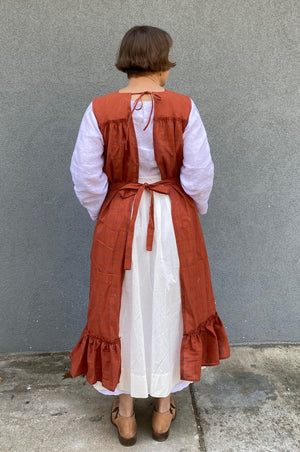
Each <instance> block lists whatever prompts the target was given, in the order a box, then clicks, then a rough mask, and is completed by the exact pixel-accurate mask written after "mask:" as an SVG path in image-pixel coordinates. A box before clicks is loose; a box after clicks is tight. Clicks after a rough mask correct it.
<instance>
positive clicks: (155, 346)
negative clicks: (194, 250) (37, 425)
mask: <svg viewBox="0 0 300 452" xmlns="http://www.w3.org/2000/svg"><path fill="white" fill-rule="evenodd" d="M133 104H134V102H133V101H132V106H133ZM140 107H142V108H140V109H139V110H134V112H133V122H134V127H135V132H136V137H137V144H138V151H139V182H142V183H143V182H148V183H152V182H156V181H158V180H161V175H160V171H159V168H158V166H157V164H156V161H155V158H154V151H153V120H152V119H151V121H150V124H149V126H148V127H147V129H146V130H145V131H143V128H144V127H145V125H146V123H147V121H148V118H149V114H150V111H151V101H143V103H142V104H140ZM183 138H184V161H183V166H182V169H181V174H180V180H181V184H182V186H183V188H184V190H185V191H186V192H187V193H188V194H189V195H190V196H192V197H193V199H194V201H195V203H196V206H197V210H198V212H199V213H202V214H203V213H206V212H207V202H208V198H209V195H210V192H211V189H212V184H213V177H214V164H213V162H212V159H211V155H210V148H209V144H208V141H207V136H206V132H205V129H204V126H203V123H202V120H201V118H200V114H199V112H198V110H197V108H196V106H195V104H194V102H193V101H192V109H191V113H190V117H189V122H188V125H187V127H186V129H185V132H184V137H183ZM70 170H71V174H72V179H73V183H74V189H75V193H76V195H77V197H78V199H79V201H80V202H81V204H82V205H84V207H86V208H87V209H88V211H89V214H90V216H91V218H92V219H94V220H96V219H97V217H98V214H99V211H100V208H101V205H102V202H103V200H104V198H105V196H106V193H107V188H108V183H107V177H106V175H105V173H104V172H103V138H102V135H101V132H100V130H99V128H98V125H97V121H96V118H95V116H94V114H93V111H92V104H90V105H89V106H88V108H87V110H86V112H85V115H84V117H83V119H82V122H81V126H80V130H79V134H78V138H77V141H76V145H75V148H74V152H73V156H72V161H71V167H70ZM153 195H154V221H155V232H154V238H153V247H152V251H147V250H146V235H147V226H148V219H149V206H150V193H149V192H148V191H146V190H144V192H143V195H142V199H141V202H140V206H139V210H138V215H137V219H136V222H135V231H134V240H133V247H132V268H131V270H126V271H125V275H124V281H123V287H122V299H121V310H120V318H119V336H120V338H121V375H120V381H119V383H118V385H117V387H116V389H115V391H109V390H108V389H106V388H104V387H103V386H102V384H101V382H99V381H98V382H97V383H95V384H94V387H95V388H96V389H97V390H98V391H99V392H101V393H102V394H107V395H117V394H120V393H128V394H131V396H132V397H137V398H146V397H148V395H149V394H150V395H151V396H153V397H166V396H167V395H168V394H170V393H171V392H176V391H179V390H181V389H183V388H185V387H186V386H188V385H189V384H190V383H191V382H190V381H185V380H181V379H180V346H181V340H182V334H183V321H182V312H181V296H180V278H179V260H178V252H177V246H176V240H175V234H174V228H173V222H172V217H171V203H170V198H169V196H167V195H164V194H162V193H157V192H154V193H153Z"/></svg>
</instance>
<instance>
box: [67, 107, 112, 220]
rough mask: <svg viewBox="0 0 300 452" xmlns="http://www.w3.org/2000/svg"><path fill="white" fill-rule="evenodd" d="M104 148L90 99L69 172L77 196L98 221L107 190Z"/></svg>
mask: <svg viewBox="0 0 300 452" xmlns="http://www.w3.org/2000/svg"><path fill="white" fill-rule="evenodd" d="M103 150H104V142H103V137H102V134H101V132H100V130H99V127H98V123H97V120H96V118H95V115H94V113H93V108H92V102H91V103H90V105H89V106H88V107H87V109H86V111H85V113H84V115H83V118H82V121H81V124H80V128H79V132H78V136H77V140H76V144H75V148H74V151H73V155H72V159H71V165H70V171H71V175H72V180H73V184H74V191H75V193H76V196H77V198H78V200H79V202H80V204H81V205H82V206H83V207H85V208H86V209H87V211H88V213H89V215H90V217H91V219H92V220H97V218H98V215H99V212H100V209H101V206H102V204H103V201H104V199H105V197H106V194H107V190H108V179H107V175H106V174H105V173H104V172H103V165H104V156H103Z"/></svg>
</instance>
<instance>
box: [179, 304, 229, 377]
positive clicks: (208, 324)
mask: <svg viewBox="0 0 300 452" xmlns="http://www.w3.org/2000/svg"><path fill="white" fill-rule="evenodd" d="M229 357H230V348H229V343H228V339H227V335H226V332H225V328H224V325H223V323H222V320H221V319H220V317H219V316H218V314H217V313H215V314H213V315H212V316H211V317H209V318H208V319H207V320H206V321H205V322H203V323H201V324H200V325H199V326H198V327H197V328H196V329H195V330H194V331H191V332H190V333H187V334H184V335H183V338H182V342H181V350H180V378H181V379H182V380H188V381H199V380H200V377H201V367H202V366H217V365H218V364H220V360H221V359H226V358H229Z"/></svg>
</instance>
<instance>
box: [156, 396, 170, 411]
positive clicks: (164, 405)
mask: <svg viewBox="0 0 300 452" xmlns="http://www.w3.org/2000/svg"><path fill="white" fill-rule="evenodd" d="M170 400H171V399H170V394H169V395H168V396H167V397H156V399H155V409H156V410H157V411H158V412H159V413H166V412H168V411H169V409H170Z"/></svg>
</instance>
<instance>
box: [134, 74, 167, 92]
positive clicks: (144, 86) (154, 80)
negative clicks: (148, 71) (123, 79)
mask: <svg viewBox="0 0 300 452" xmlns="http://www.w3.org/2000/svg"><path fill="white" fill-rule="evenodd" d="M126 89H128V90H129V91H136V92H137V91H138V92H140V91H164V89H163V85H161V83H160V81H159V79H158V77H157V76H155V75H149V76H141V77H131V78H130V80H129V83H128V85H127V86H126Z"/></svg>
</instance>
